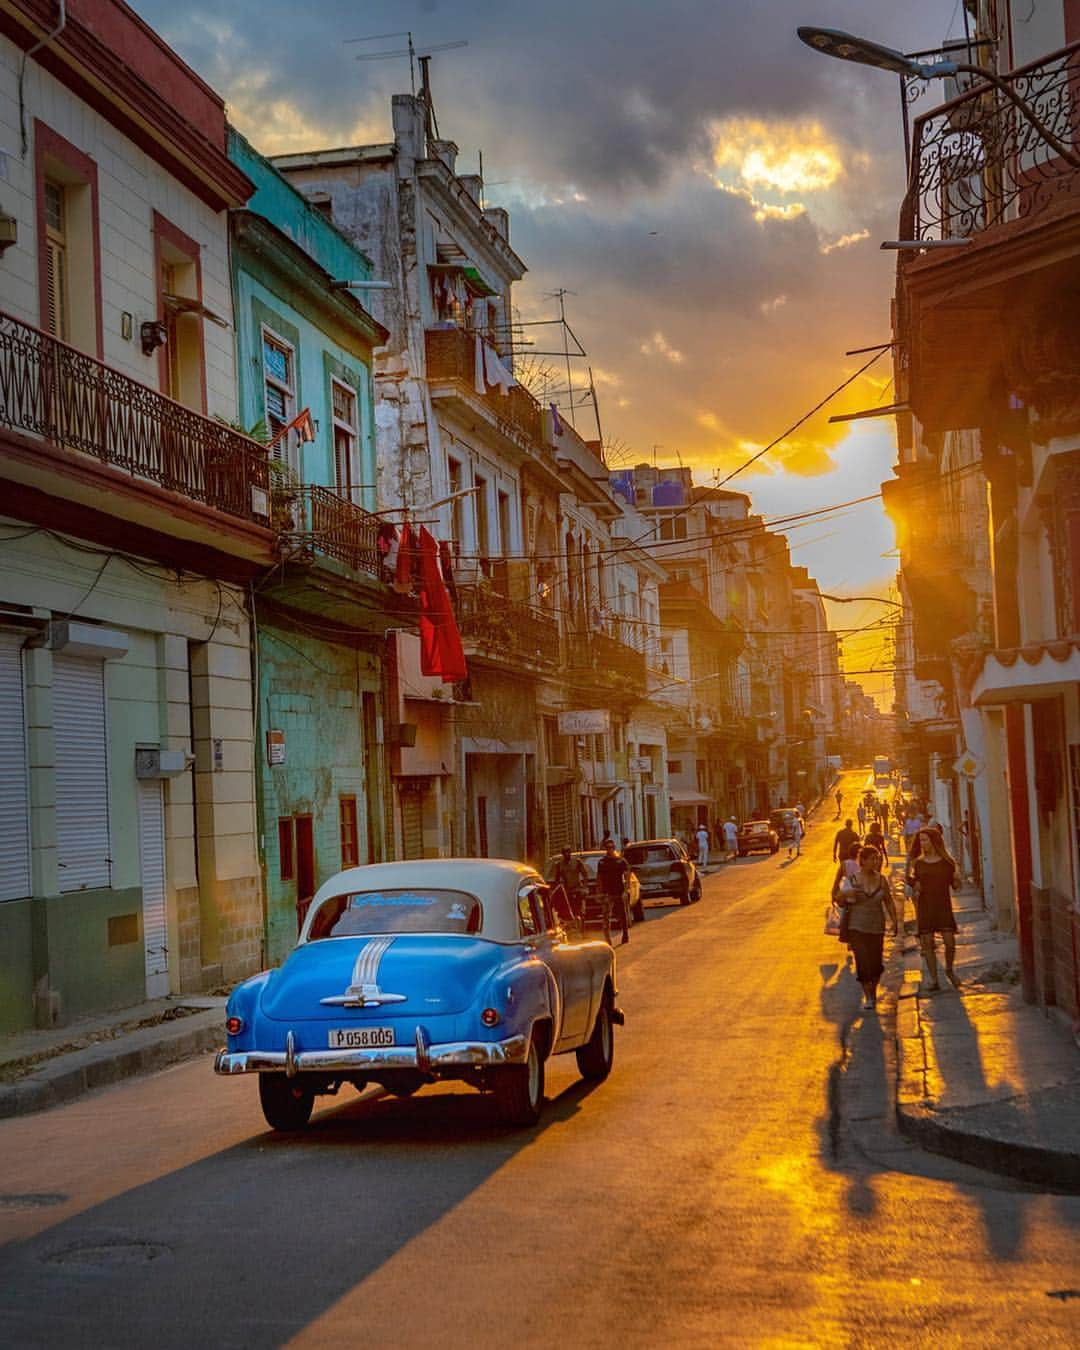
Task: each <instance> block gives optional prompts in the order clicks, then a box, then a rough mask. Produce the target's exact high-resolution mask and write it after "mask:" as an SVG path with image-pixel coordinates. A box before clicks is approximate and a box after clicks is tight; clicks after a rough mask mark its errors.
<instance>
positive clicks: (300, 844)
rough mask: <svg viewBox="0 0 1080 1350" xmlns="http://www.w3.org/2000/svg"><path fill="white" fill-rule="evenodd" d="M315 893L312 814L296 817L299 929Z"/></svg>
mask: <svg viewBox="0 0 1080 1350" xmlns="http://www.w3.org/2000/svg"><path fill="white" fill-rule="evenodd" d="M314 894H315V831H314V818H313V817H312V816H297V817H296V914H297V931H299V929H300V926H301V925H302V924H303V922H304V917H305V915H306V914H307V911H308V905H310V904H311V897H312V896H313V895H314Z"/></svg>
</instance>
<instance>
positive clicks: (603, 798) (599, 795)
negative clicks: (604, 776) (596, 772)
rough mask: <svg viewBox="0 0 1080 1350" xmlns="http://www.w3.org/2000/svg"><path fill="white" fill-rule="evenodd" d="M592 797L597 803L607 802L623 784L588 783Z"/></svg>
mask: <svg viewBox="0 0 1080 1350" xmlns="http://www.w3.org/2000/svg"><path fill="white" fill-rule="evenodd" d="M589 786H590V787H591V788H592V795H593V796H594V797H595V798H596V800H597V801H598V802H609V801H610V800H611V799H612V797H614V796H615V794H616V792H618V791H619V790H620V789H621V788H622V787H624V786H625V784H623V783H590V784H589Z"/></svg>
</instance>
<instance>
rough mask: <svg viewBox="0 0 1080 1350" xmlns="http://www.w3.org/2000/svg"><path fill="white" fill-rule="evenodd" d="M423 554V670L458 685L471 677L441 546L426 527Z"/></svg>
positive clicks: (422, 534)
mask: <svg viewBox="0 0 1080 1350" xmlns="http://www.w3.org/2000/svg"><path fill="white" fill-rule="evenodd" d="M419 553H420V576H421V591H420V671H421V673H422V674H424V675H438V676H440V677H441V679H442V682H443V684H457V683H458V682H459V681H460V680H464V679H466V678H467V677H468V674H469V671H468V667H467V666H466V664H465V651H464V648H463V647H462V645H461V634H460V633H459V632H458V626H457V620H456V619H455V618H454V610H453V607H452V606H451V604H450V596H449V595H448V594H447V590H446V587H445V585H444V584H443V579H442V575H441V573H440V570H439V546H438V544H436V542H435V539H434V537H433V536H432V535H431V534H430V533H429V532H428V530H426V529H425V528H424V527H423V526H421V527H420V535H419Z"/></svg>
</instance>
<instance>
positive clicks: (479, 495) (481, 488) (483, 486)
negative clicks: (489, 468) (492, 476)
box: [473, 474, 491, 561]
mask: <svg viewBox="0 0 1080 1350" xmlns="http://www.w3.org/2000/svg"><path fill="white" fill-rule="evenodd" d="M475 484H476V492H475V493H474V494H473V495H474V497H475V500H476V552H477V553H478V554H479V556H480V559H481V561H486V560H487V559H488V558H489V557H490V556H491V521H490V519H489V517H488V484H487V479H486V478H481V477H480V475H479V474H477V475H476V479H475Z"/></svg>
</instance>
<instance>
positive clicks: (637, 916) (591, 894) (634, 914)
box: [545, 848, 645, 927]
mask: <svg viewBox="0 0 1080 1350" xmlns="http://www.w3.org/2000/svg"><path fill="white" fill-rule="evenodd" d="M571 856H572V857H574V858H577V860H578V861H579V862H581V863H584V864H585V869H586V871H587V872H588V873H589V877H590V882H589V890H588V894H587V896H586V906H587V909H586V916H585V917H586V922H587V923H590V922H597V921H598V920H597V918H596V910H597V909H598V908H599V904H600V887H599V885H598V883H597V880H596V869H597V868H598V867H599V866H600V859H601V858H602V857H603V856H604V850H603V849H602V848H590V849H583V850H582V851H581V852H580V853H574V854H572V855H571ZM561 860H562V854H561V853H556V854H554V855H553V856H552V857H550V858H549V859H548V864H547V868H546V869H545V875H546V876H547V879H548V881H550V880H551V879H552V877H553V876H554V875H555V864H556V863H557V862H560V861H561ZM623 904H624V905H626V907H627V910H628V911H629V914H630V917H631V918H632V919H633V921H634V923H644V922H645V907H644V905H643V904H642V903H641V883H640V882H639V881H638V879H637V877H636V876H635V875H634V872H633V869H632V868H631V870H630V871H629V872H628V873H627V884H626V894H625V895H624V896H623ZM615 926H616V927H618V924H616V925H615Z"/></svg>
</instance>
